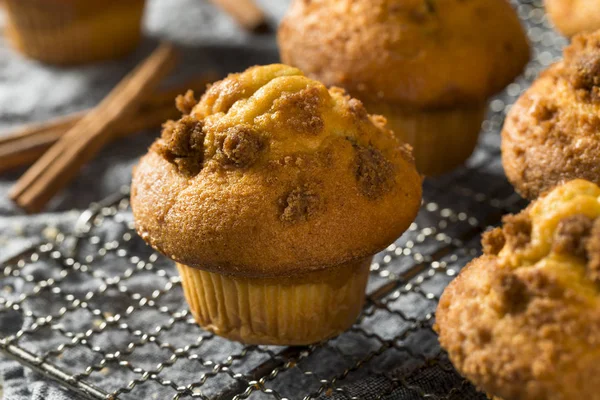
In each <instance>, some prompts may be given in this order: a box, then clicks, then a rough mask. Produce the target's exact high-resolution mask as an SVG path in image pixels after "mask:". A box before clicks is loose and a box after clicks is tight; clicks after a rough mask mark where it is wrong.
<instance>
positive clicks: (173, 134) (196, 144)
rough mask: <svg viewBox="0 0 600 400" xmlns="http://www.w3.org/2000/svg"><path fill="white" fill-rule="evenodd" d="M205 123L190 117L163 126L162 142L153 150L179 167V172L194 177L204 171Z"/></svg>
mask: <svg viewBox="0 0 600 400" xmlns="http://www.w3.org/2000/svg"><path fill="white" fill-rule="evenodd" d="M202 129H203V123H202V121H199V120H197V119H195V118H193V117H191V116H189V115H186V116H184V117H182V118H181V119H180V120H178V121H168V122H167V123H165V124H164V125H163V130H162V134H161V138H160V140H157V141H156V142H155V143H154V145H153V146H152V149H153V150H154V151H156V152H157V153H158V154H160V155H161V156H162V157H164V158H165V159H166V160H167V161H169V162H170V163H173V164H175V165H176V166H177V169H178V170H179V172H181V173H183V174H185V175H188V176H194V175H197V174H198V173H199V172H200V170H201V169H202V163H203V159H204V132H203V131H202Z"/></svg>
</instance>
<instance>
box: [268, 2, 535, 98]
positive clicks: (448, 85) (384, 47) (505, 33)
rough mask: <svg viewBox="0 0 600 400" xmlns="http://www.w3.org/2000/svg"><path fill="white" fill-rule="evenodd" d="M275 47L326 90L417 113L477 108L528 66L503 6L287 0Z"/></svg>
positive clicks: (515, 23)
mask: <svg viewBox="0 0 600 400" xmlns="http://www.w3.org/2000/svg"><path fill="white" fill-rule="evenodd" d="M278 40H279V48H280V52H281V57H282V60H283V61H284V62H285V63H288V64H291V65H294V66H297V67H299V68H300V69H302V70H304V71H305V72H306V73H307V74H308V75H309V76H311V77H314V78H316V79H318V80H320V81H322V82H324V83H325V84H326V85H337V86H342V87H344V88H346V89H348V90H349V91H350V93H352V94H353V95H355V96H357V97H359V98H361V99H365V100H366V99H368V98H375V99H383V100H385V101H389V102H393V103H396V104H398V105H402V106H409V107H411V106H412V107H418V108H423V107H429V108H433V107H443V106H449V105H450V106H454V105H456V104H457V103H459V104H460V103H463V104H464V103H469V104H470V103H474V102H475V103H479V102H481V101H485V100H486V99H487V97H489V96H490V95H491V94H493V93H495V92H497V91H499V90H500V89H502V88H503V87H504V86H506V85H507V84H508V83H509V82H511V81H512V80H513V79H514V78H515V77H516V76H517V75H518V74H519V73H520V72H521V71H522V69H523V67H524V65H525V64H526V63H527V60H528V59H529V46H528V43H527V39H526V37H525V34H524V32H523V30H522V28H521V26H520V23H519V20H518V18H517V16H516V14H515V12H514V11H513V10H512V8H511V6H510V5H509V4H508V2H507V1H506V0H402V1H401V0H342V1H339V0H295V1H294V2H293V3H292V5H291V8H290V10H289V12H288V14H287V15H286V17H285V18H284V20H283V21H282V23H281V26H280V29H279V37H278Z"/></svg>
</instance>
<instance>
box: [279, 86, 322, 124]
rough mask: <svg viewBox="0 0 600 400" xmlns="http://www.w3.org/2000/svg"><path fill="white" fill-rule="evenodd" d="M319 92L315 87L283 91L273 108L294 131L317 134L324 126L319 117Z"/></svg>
mask: <svg viewBox="0 0 600 400" xmlns="http://www.w3.org/2000/svg"><path fill="white" fill-rule="evenodd" d="M320 107H321V94H320V91H319V89H318V88H317V87H314V86H312V87H309V88H306V89H303V90H301V91H299V92H292V93H284V94H283V95H282V96H281V98H279V99H277V100H275V102H274V103H273V109H274V110H276V111H278V112H281V113H282V114H284V116H285V124H286V125H288V126H289V127H290V128H292V129H293V130H294V131H296V132H300V133H308V134H315V135H316V134H318V133H320V132H321V131H322V130H323V127H324V126H325V124H324V122H323V118H322V117H321V110H320Z"/></svg>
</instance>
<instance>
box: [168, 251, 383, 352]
mask: <svg viewBox="0 0 600 400" xmlns="http://www.w3.org/2000/svg"><path fill="white" fill-rule="evenodd" d="M371 259H372V257H367V258H363V259H360V260H357V261H353V262H349V263H344V264H340V265H338V266H336V267H333V268H327V269H324V270H319V271H311V272H307V273H305V274H302V275H296V276H293V277H282V278H276V277H274V278H246V277H239V276H228V275H223V274H219V273H214V272H208V271H203V270H200V269H196V268H192V267H188V266H186V265H183V264H179V263H177V268H178V270H179V273H180V275H181V278H182V285H183V292H184V295H185V298H186V300H187V302H188V305H189V307H190V310H191V312H192V314H193V315H194V318H195V319H196V321H197V322H198V324H199V325H200V326H201V327H203V328H204V329H206V330H208V331H211V332H213V333H215V334H217V335H219V336H223V337H226V338H228V339H231V340H236V341H240V342H243V343H247V344H271V345H306V344H311V343H316V342H319V341H321V340H325V339H328V338H331V337H334V336H337V335H339V334H340V333H342V332H343V331H345V330H346V329H348V328H349V327H350V326H352V324H353V323H354V322H355V321H356V318H357V317H358V315H359V314H360V312H361V310H362V307H363V304H364V299H365V287H366V285H367V280H368V275H369V267H370V265H371Z"/></svg>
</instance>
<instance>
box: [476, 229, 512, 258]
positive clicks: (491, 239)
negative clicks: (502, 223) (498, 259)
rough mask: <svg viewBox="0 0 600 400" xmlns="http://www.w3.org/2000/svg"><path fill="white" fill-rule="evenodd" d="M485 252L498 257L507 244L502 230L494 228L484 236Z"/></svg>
mask: <svg viewBox="0 0 600 400" xmlns="http://www.w3.org/2000/svg"><path fill="white" fill-rule="evenodd" d="M481 244H482V245H483V252H484V253H485V254H488V255H497V254H498V253H500V250H502V248H503V247H504V245H505V244H506V238H505V237H504V233H503V232H502V228H494V229H492V230H489V231H487V232H485V233H484V234H483V237H482V239H481Z"/></svg>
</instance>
